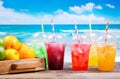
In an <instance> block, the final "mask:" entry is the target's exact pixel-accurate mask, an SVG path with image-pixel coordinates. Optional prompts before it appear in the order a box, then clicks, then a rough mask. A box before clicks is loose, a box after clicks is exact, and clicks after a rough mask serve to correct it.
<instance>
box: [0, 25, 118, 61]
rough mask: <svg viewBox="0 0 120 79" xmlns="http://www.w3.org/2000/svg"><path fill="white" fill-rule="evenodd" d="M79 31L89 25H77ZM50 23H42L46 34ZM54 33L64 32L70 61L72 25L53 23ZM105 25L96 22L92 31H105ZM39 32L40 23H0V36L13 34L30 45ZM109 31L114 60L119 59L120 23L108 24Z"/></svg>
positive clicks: (49, 31) (99, 32)
mask: <svg viewBox="0 0 120 79" xmlns="http://www.w3.org/2000/svg"><path fill="white" fill-rule="evenodd" d="M77 27H78V30H79V33H85V34H89V26H88V25H84V24H83V25H77ZM51 28H52V26H51V25H44V29H45V30H44V31H45V33H47V34H51V32H52V29H51ZM54 28H55V33H61V34H63V33H64V34H66V35H67V36H66V43H67V46H66V51H65V62H71V53H70V48H69V42H70V40H71V37H72V34H73V33H74V32H75V30H74V25H72V24H71V25H58V24H57V25H55V26H54ZM105 28H106V27H105V25H102V24H97V25H92V32H94V33H96V34H98V36H99V34H101V35H102V34H104V33H105ZM40 33H41V25H0V37H4V36H6V35H15V36H16V37H17V38H18V39H19V40H20V41H21V42H25V43H27V44H29V45H31V41H32V40H34V39H38V40H39V39H40V38H33V36H34V35H36V34H40ZM109 33H110V34H113V35H114V36H115V37H116V38H117V40H118V41H117V45H118V46H117V55H116V61H120V24H110V25H109ZM41 37H42V36H41Z"/></svg>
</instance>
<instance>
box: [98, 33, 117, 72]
mask: <svg viewBox="0 0 120 79" xmlns="http://www.w3.org/2000/svg"><path fill="white" fill-rule="evenodd" d="M105 38H106V39H107V40H106V42H105ZM116 48H117V39H116V37H115V36H113V35H112V34H107V35H102V36H100V37H99V38H98V40H97V42H96V50H97V56H98V70H101V71H112V70H114V63H115V57H116Z"/></svg>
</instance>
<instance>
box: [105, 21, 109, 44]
mask: <svg viewBox="0 0 120 79" xmlns="http://www.w3.org/2000/svg"><path fill="white" fill-rule="evenodd" d="M108 25H109V22H108V21H107V22H106V34H105V43H106V42H107V34H108Z"/></svg>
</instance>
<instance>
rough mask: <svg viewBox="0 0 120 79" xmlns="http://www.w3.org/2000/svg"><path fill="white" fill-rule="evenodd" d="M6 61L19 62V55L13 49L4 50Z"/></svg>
mask: <svg viewBox="0 0 120 79" xmlns="http://www.w3.org/2000/svg"><path fill="white" fill-rule="evenodd" d="M6 59H7V60H19V59H20V57H19V53H18V51H16V50H15V49H7V50H6Z"/></svg>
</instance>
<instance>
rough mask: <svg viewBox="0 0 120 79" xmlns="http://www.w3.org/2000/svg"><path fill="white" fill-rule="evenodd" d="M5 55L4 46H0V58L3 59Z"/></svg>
mask: <svg viewBox="0 0 120 79" xmlns="http://www.w3.org/2000/svg"><path fill="white" fill-rule="evenodd" d="M5 57H6V52H5V49H4V47H2V46H0V60H4V59H5Z"/></svg>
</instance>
